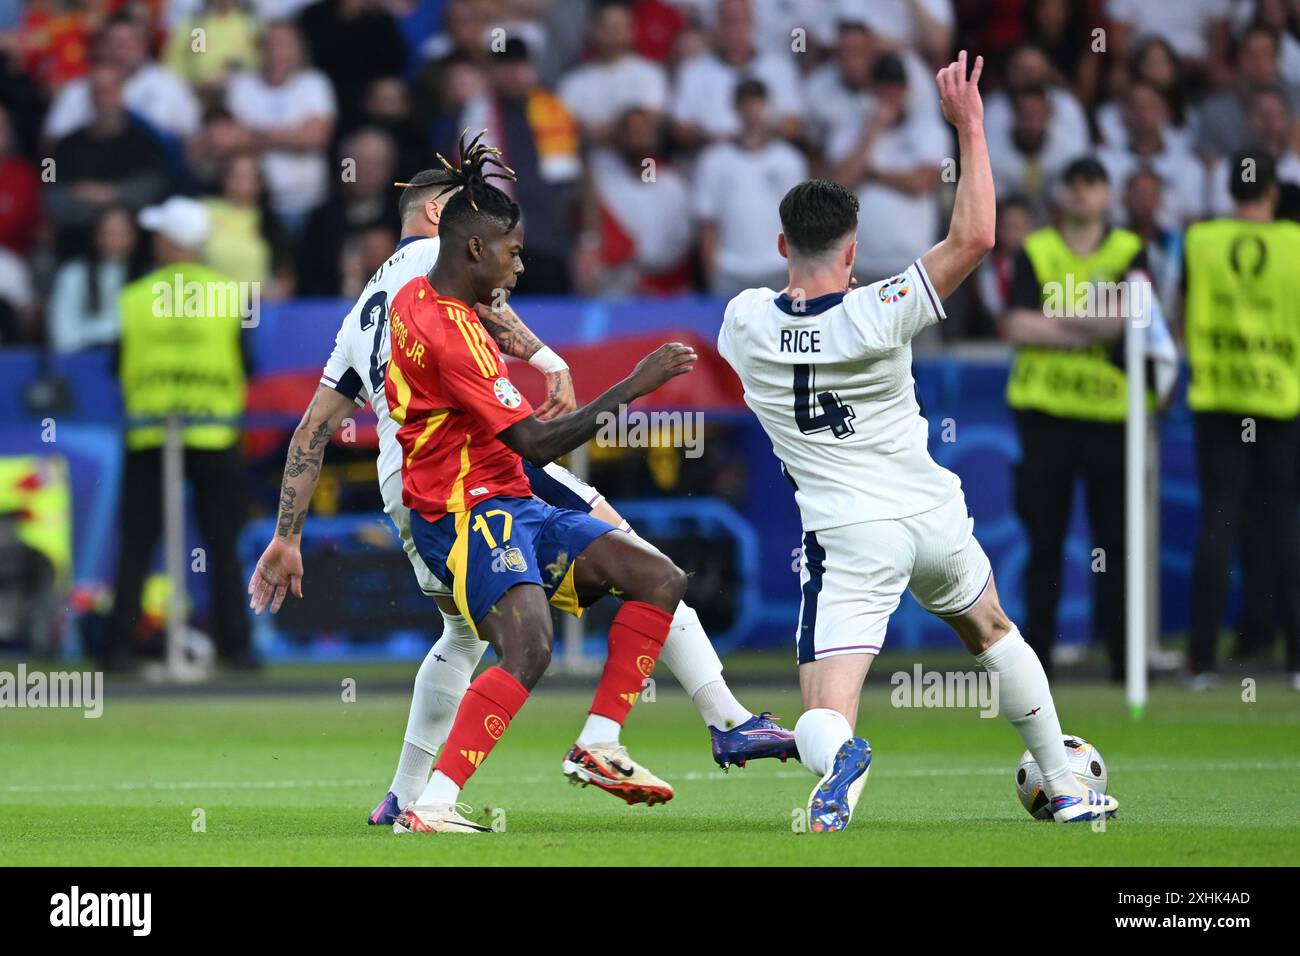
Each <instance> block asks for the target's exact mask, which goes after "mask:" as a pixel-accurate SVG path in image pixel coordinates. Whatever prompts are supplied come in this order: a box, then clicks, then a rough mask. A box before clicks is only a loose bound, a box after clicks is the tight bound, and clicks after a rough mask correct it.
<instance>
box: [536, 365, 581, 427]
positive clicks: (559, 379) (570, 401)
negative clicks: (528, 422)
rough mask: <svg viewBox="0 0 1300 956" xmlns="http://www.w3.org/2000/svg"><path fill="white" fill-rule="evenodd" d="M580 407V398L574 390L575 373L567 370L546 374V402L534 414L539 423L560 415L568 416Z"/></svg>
mask: <svg viewBox="0 0 1300 956" xmlns="http://www.w3.org/2000/svg"><path fill="white" fill-rule="evenodd" d="M577 407H578V396H577V394H576V393H575V392H574V390H573V373H572V372H570V371H569V370H568V369H567V368H562V369H560V370H559V371H558V372H547V373H546V401H545V402H543V403H542V407H541V408H539V409H537V411H535V412H534V413H533V414H534V415H536V416H537V420H538V421H539V422H544V421H548V420H550V419H552V418H556V417H557V416H559V415H567V414H569V412H571V411H573V410H574V409H575V408H577Z"/></svg>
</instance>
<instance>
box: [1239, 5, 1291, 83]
mask: <svg viewBox="0 0 1300 956" xmlns="http://www.w3.org/2000/svg"><path fill="white" fill-rule="evenodd" d="M1233 10H1234V12H1235V13H1237V14H1239V15H1244V17H1245V19H1244V21H1242V22H1241V23H1240V25H1241V27H1242V28H1244V27H1245V26H1247V25H1249V24H1250V23H1252V22H1254V23H1258V24H1260V25H1262V26H1265V27H1268V28H1269V29H1270V30H1272V31H1274V32H1275V33H1276V34H1277V36H1278V39H1279V40H1280V41H1281V49H1280V52H1279V54H1278V75H1279V76H1280V78H1281V80H1282V82H1283V83H1285V84H1286V85H1287V86H1300V0H1253V2H1246V3H1238V4H1235V5H1234V7H1233Z"/></svg>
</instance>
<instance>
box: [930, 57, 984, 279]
mask: <svg viewBox="0 0 1300 956" xmlns="http://www.w3.org/2000/svg"><path fill="white" fill-rule="evenodd" d="M983 71H984V57H982V56H977V57H976V58H975V68H974V69H973V70H971V74H970V76H969V77H967V76H966V51H965V50H962V51H961V53H959V54H958V56H957V62H956V63H950V64H949V65H948V66H945V67H944V68H943V69H942V70H940V71H939V72H938V74H937V75H936V77H935V79H936V80H937V82H938V84H939V98H940V100H941V102H942V103H943V115H944V118H945V119H947V120H948V122H949V123H951V124H952V125H953V126H955V127H956V129H957V145H958V148H959V150H960V153H961V177H960V178H959V179H958V180H957V198H956V201H955V203H954V204H953V208H952V222H951V223H950V224H949V226H948V235H947V236H946V237H944V238H943V239H942V240H940V241H939V243H938V244H937V245H935V246H934V247H933V248H932V249H930V251H929V252H927V253H926V254H925V255H924V256H922V257H921V264H922V265H924V266H925V271H926V273H928V274H929V276H930V283H931V284H932V285H933V286H934V289H935V291H936V292H937V293H938V294H939V298H941V299H946V298H947V297H948V296H949V295H951V294H952V293H953V291H954V290H955V289H956V288H957V286H959V285H961V283H962V280H964V279H965V278H966V277H967V276H968V275H970V274H971V273H972V272H973V271H974V270H975V267H976V266H977V265H979V263H980V260H981V259H983V258H984V256H985V255H986V254H987V253H988V252H989V250H990V249H992V248H993V231H994V226H995V224H996V217H997V214H996V204H997V198H996V197H995V195H994V193H993V170H992V167H991V166H990V165H989V150H988V144H987V143H985V141H984V103H983V102H982V101H981V99H980V91H979V78H980V74H981V73H982V72H983Z"/></svg>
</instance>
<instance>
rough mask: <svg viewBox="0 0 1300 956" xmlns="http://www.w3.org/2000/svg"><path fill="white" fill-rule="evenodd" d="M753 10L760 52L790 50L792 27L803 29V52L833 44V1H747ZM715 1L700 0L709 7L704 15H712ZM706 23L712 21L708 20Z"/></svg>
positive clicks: (755, 34) (834, 14)
mask: <svg viewBox="0 0 1300 956" xmlns="http://www.w3.org/2000/svg"><path fill="white" fill-rule="evenodd" d="M750 2H751V6H752V7H753V10H754V45H755V46H757V47H758V48H759V49H760V50H762V51H763V52H764V53H780V52H783V51H790V50H791V49H792V47H793V46H794V40H795V37H794V35H793V33H794V31H795V30H802V31H803V38H804V40H805V41H806V42H805V47H806V50H807V52H809V53H811V54H815V53H816V52H817V49H816V48H817V47H818V46H822V47H831V46H834V44H835V37H834V26H835V25H834V23H833V22H831V21H832V20H833V18H834V17H835V16H836V8H837V6H844V4H843V3H842V2H837V0H750ZM717 4H718V0H704V2H703V3H701V4H700V6H701V7H702V8H707V9H709V10H710V13H709V14H706V16H707V17H709V18H711V17H713V16H716V8H717ZM709 22H712V20H711V19H710V20H709Z"/></svg>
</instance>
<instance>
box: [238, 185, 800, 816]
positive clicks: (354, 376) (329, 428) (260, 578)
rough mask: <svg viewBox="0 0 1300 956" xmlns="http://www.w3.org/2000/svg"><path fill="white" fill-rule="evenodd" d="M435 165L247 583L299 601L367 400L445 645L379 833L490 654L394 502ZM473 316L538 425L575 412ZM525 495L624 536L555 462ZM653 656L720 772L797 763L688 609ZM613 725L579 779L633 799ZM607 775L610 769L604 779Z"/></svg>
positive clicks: (567, 398)
mask: <svg viewBox="0 0 1300 956" xmlns="http://www.w3.org/2000/svg"><path fill="white" fill-rule="evenodd" d="M448 181H449V177H447V176H446V175H445V174H444V173H443V171H441V170H426V171H425V172H422V173H420V174H418V175H417V176H415V177H413V179H412V182H411V183H409V184H401V185H404V186H405V189H404V190H403V192H402V195H401V199H400V200H399V205H398V213H399V216H400V217H401V220H402V237H401V241H400V242H399V243H398V246H397V250H396V251H395V252H394V253H393V255H392V256H391V257H390V258H389V259H388V261H387V262H385V263H384V264H383V265H382V266H380V267H379V270H378V271H377V272H376V273H375V274H374V276H372V277H371V279H370V281H369V282H368V283H367V284H366V286H365V288H364V289H363V290H362V292H361V295H360V297H359V298H358V299H357V301H356V304H355V305H353V307H352V310H351V311H350V312H349V313H348V315H347V317H346V318H345V319H344V320H343V325H342V326H341V327H340V328H339V332H338V336H337V338H336V339H335V343H334V350H333V352H331V354H330V357H329V361H328V362H327V363H326V365H325V370H324V372H323V374H322V375H321V380H320V385H319V386H318V388H317V389H316V394H315V395H314V396H313V398H312V400H311V404H310V405H309V406H308V407H307V411H306V412H305V413H304V415H303V418H302V421H301V422H300V423H299V424H298V427H297V429H296V430H295V431H294V435H293V438H292V440H291V441H290V444H289V453H288V459H287V461H286V462H285V468H284V480H283V484H282V486H281V490H280V507H279V518H278V520H277V522H276V530H275V535H274V536H273V537H272V539H271V542H270V544H268V545H267V546H266V550H265V551H264V552H263V553H262V556H261V558H260V559H259V560H258V562H257V567H256V569H255V570H254V572H253V576H252V578H251V580H250V581H249V584H248V592H249V594H250V595H251V601H250V605H251V607H252V608H253V609H254V610H255V611H256V612H258V613H261V612H262V611H263V610H265V609H266V608H267V607H268V606H269V607H270V609H271V612H272V613H275V612H276V611H278V610H279V609H280V606H281V604H283V603H284V599H285V597H286V595H287V594H289V593H293V594H294V595H296V596H297V597H302V577H303V565H302V552H301V541H302V530H303V523H304V522H305V521H306V518H307V511H308V509H309V507H310V504H311V498H312V494H313V492H314V491H315V488H316V483H317V481H318V479H319V477H320V467H321V462H322V460H323V458H324V454H325V446H326V445H327V444H329V441H330V437H331V436H332V435H333V434H334V432H335V431H337V430H338V428H339V427H340V426H341V425H342V423H343V421H344V419H345V418H346V417H347V416H348V415H350V414H351V413H352V412H353V411H354V410H355V409H356V407H358V406H362V405H364V404H366V403H367V402H368V403H369V404H370V406H371V408H373V409H374V412H375V415H376V416H377V417H378V422H377V424H376V428H377V430H378V433H379V461H378V470H379V484H380V490H381V493H382V495H383V501H384V511H385V512H386V513H387V514H388V516H389V518H391V519H392V522H393V524H394V526H395V527H396V529H397V532H398V534H399V536H400V537H401V540H402V546H403V547H404V548H405V550H406V554H407V556H408V557H409V558H410V560H411V564H412V566H413V568H414V570H415V576H416V579H417V580H418V581H419V584H420V588H421V590H423V591H424V593H425V594H427V595H428V596H430V597H432V598H434V599H435V600H436V601H437V603H438V608H439V610H440V611H441V612H442V617H443V633H442V636H441V637H440V638H439V639H438V640H437V642H435V643H434V645H433V647H432V648H430V650H429V653H428V655H427V656H426V657H425V659H424V662H423V663H422V664H421V665H420V669H419V672H418V674H417V675H416V679H415V691H414V695H413V697H412V700H411V711H410V716H409V719H408V722H407V727H406V734H405V738H404V743H403V746H402V751H401V756H400V758H399V760H398V765H397V771H396V773H395V775H394V777H393V783H392V786H391V788H390V790H389V792H388V793H387V794H386V795H385V797H384V799H383V800H381V801H380V803H379V805H378V806H377V807H376V808H375V809H374V811H373V812H372V813H371V815H370V821H369V822H370V823H371V824H373V825H390V824H392V822H393V821H394V820H395V819H396V818H397V815H398V814H399V813H401V811H402V810H403V809H405V807H406V806H407V805H408V804H410V803H411V802H413V801H414V800H415V798H416V797H418V796H419V795H420V793H421V792H422V791H423V790H424V787H425V784H426V783H427V782H428V779H429V772H430V769H431V767H432V766H433V759H434V754H435V752H436V751H437V750H438V748H439V747H441V746H442V743H443V741H444V740H445V739H446V736H447V733H448V731H449V730H450V728H451V722H452V719H453V717H454V716H455V714H456V708H457V707H458V706H459V704H460V699H461V697H462V696H464V694H465V690H466V688H467V687H468V686H469V682H470V678H471V677H472V676H473V673H474V669H475V668H476V667H477V666H478V663H479V661H480V659H481V658H482V656H483V652H484V650H485V649H486V648H487V645H486V644H485V643H483V642H481V641H480V640H479V639H478V637H477V636H476V635H475V633H474V631H473V629H472V628H471V627H470V626H469V625H468V624H467V623H466V621H465V619H464V618H463V617H461V615H460V614H459V613H458V612H457V610H456V605H455V602H454V601H453V600H452V598H451V594H450V592H449V591H448V590H447V588H446V587H445V586H444V585H443V584H442V582H441V581H439V580H438V579H437V578H436V577H435V576H434V574H433V573H432V572H431V571H430V570H429V568H428V567H427V566H426V565H425V563H424V561H423V560H422V559H421V557H420V555H419V553H418V552H417V550H416V548H415V544H414V542H413V541H412V539H411V532H410V519H409V513H408V511H407V509H406V507H405V506H404V505H403V504H402V474H401V455H402V452H401V447H400V445H399V444H398V442H397V437H396V435H397V428H398V425H397V423H396V422H395V421H393V420H392V419H391V418H390V417H389V415H388V404H387V399H386V398H385V396H384V375H385V372H386V369H387V366H388V358H389V350H390V337H389V334H388V328H387V320H388V303H389V302H390V301H392V298H393V296H394V295H396V293H397V292H398V290H400V289H401V288H402V286H404V285H405V284H406V283H408V282H409V281H411V280H412V279H414V278H416V277H418V276H423V275H426V274H427V273H428V272H429V270H430V269H432V268H433V264H434V262H435V261H437V258H438V247H439V242H438V238H437V235H438V221H439V217H440V215H441V210H442V208H443V206H445V204H446V202H447V200H449V199H450V198H451V193H450V192H449V191H448ZM478 312H479V319H480V321H482V322H483V324H484V327H485V328H486V329H487V331H488V332H489V333H490V334H491V335H492V336H493V338H494V339H495V340H496V342H497V344H498V346H499V347H500V348H501V350H502V351H503V352H505V353H506V354H508V355H512V356H514V357H516V358H521V359H526V360H528V361H529V363H530V364H532V365H534V366H536V367H537V368H539V369H541V370H542V371H543V372H544V373H545V374H546V377H547V396H548V397H547V401H546V403H545V404H544V405H542V406H541V407H540V408H539V409H538V412H537V414H538V417H539V418H543V419H545V418H549V417H552V416H554V415H559V414H563V413H565V412H568V411H571V410H572V409H573V408H574V407H575V406H576V402H575V400H574V394H573V381H572V378H571V377H570V375H569V371H568V367H567V366H566V365H565V364H564V362H563V361H562V360H561V359H560V358H559V356H557V355H556V354H555V353H554V352H553V351H552V350H551V349H549V348H546V347H545V346H544V345H543V344H542V342H541V341H540V340H539V339H538V338H537V337H536V336H535V335H533V333H532V332H531V331H530V330H529V329H528V327H527V326H525V325H524V323H523V322H522V321H521V320H520V319H519V317H518V316H517V315H516V314H515V313H514V311H513V310H512V309H510V308H509V306H506V307H504V308H503V309H501V310H498V311H496V312H494V311H492V310H490V309H488V308H487V307H486V306H479V310H478ZM525 470H526V472H527V474H528V477H529V481H530V483H531V484H532V488H533V493H534V495H536V496H537V497H538V498H541V499H542V500H544V501H546V502H547V503H548V504H552V505H554V506H556V507H561V508H572V509H577V510H581V511H585V512H589V513H590V514H592V515H593V516H594V517H596V518H598V519H600V520H602V521H605V522H607V523H609V524H612V525H615V526H616V527H619V528H622V529H623V530H625V531H628V532H629V533H631V528H630V527H629V526H628V524H627V522H625V521H624V520H623V519H622V517H620V516H619V514H618V512H617V511H615V510H614V508H613V507H611V506H610V505H609V504H608V503H607V502H606V501H605V499H604V497H603V496H602V495H601V494H600V493H599V492H598V491H596V490H595V489H594V488H592V487H591V486H590V485H588V484H587V483H586V482H584V481H581V480H580V479H578V478H577V477H576V476H574V475H573V474H571V473H570V472H569V471H567V470H566V469H564V468H562V467H560V466H559V465H555V464H550V465H547V466H546V467H545V468H535V467H533V466H531V465H528V466H526V468H525ZM660 660H661V661H663V663H664V664H666V665H667V666H668V668H669V670H671V671H672V672H673V675H674V676H675V677H676V678H677V679H678V681H679V682H680V683H681V685H682V688H683V689H684V690H685V691H686V693H687V694H688V695H690V697H691V699H692V701H693V702H694V703H695V705H696V707H697V709H698V710H699V712H700V715H701V717H702V718H703V719H704V722H705V724H706V725H708V727H709V731H710V737H711V741H712V749H713V758H714V760H715V761H716V762H717V763H718V764H719V766H721V767H722V768H723V769H724V770H725V769H727V768H728V767H729V766H730V765H731V764H733V763H735V764H738V765H740V766H744V764H745V763H746V762H747V761H749V760H756V759H760V758H762V757H777V758H778V759H780V760H783V761H784V760H785V759H787V758H788V757H797V756H798V754H797V752H796V750H795V744H794V734H793V732H791V731H789V730H786V729H785V728H783V727H781V726H779V725H778V724H777V723H776V722H775V721H774V720H772V719H771V715H770V714H768V713H766V712H763V713H760V714H753V713H751V712H750V711H749V710H747V709H746V708H745V707H744V706H742V705H741V704H740V702H739V701H737V700H736V698H735V696H734V695H733V694H732V693H731V691H730V689H729V688H728V686H727V683H726V681H725V680H723V677H722V662H721V660H719V658H718V655H717V652H716V651H714V649H713V645H712V644H711V643H710V642H709V638H708V635H707V634H705V632H704V629H703V627H702V626H701V625H700V621H699V617H698V616H697V615H696V613H695V611H694V610H692V609H691V608H690V607H689V606H687V605H686V604H685V603H682V604H680V605H679V606H678V608H677V612H676V614H675V615H674V617H673V623H672V627H671V630H670V631H669V636H668V640H667V641H666V642H665V644H664V648H663V652H662V654H661V657H660ZM618 730H619V728H618V725H617V724H616V723H614V722H613V721H611V720H609V719H608V718H605V717H600V716H598V715H591V716H590V717H589V718H588V720H587V723H586V725H585V726H584V727H583V730H582V732H581V734H580V735H579V738H578V742H579V744H580V745H582V746H583V747H585V748H586V749H587V750H588V751H589V752H590V753H592V754H593V755H594V756H595V757H597V758H598V759H597V764H598V765H599V766H596V767H588V768H586V769H584V771H583V773H584V774H585V776H584V778H583V782H585V783H589V784H592V785H594V786H596V787H599V788H600V789H602V790H605V791H606V792H609V793H613V794H615V795H617V796H620V797H623V798H624V799H630V797H631V796H632V795H634V794H633V793H632V791H629V789H628V783H627V780H626V779H625V775H626V771H627V767H628V761H627V760H626V758H625V752H623V751H622V747H621V746H620V745H619V741H618ZM602 767H604V768H606V769H604V770H601V768H602Z"/></svg>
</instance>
